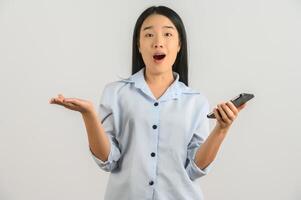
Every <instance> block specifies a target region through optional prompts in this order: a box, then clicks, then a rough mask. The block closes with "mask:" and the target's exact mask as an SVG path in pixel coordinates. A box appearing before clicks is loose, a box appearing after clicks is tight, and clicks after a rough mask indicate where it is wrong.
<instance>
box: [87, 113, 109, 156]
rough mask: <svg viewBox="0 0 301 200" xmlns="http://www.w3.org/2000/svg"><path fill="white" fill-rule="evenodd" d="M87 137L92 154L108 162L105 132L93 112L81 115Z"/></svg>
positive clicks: (107, 139)
mask: <svg viewBox="0 0 301 200" xmlns="http://www.w3.org/2000/svg"><path fill="white" fill-rule="evenodd" d="M82 117H83V120H84V123H85V126H86V131H87V135H88V141H89V147H90V149H91V151H92V152H93V154H94V155H95V156H96V157H97V158H99V159H100V160H102V161H106V160H108V156H109V153H110V142H109V138H108V136H107V134H106V133H105V130H104V128H103V126H102V124H101V122H100V121H99V120H98V117H97V113H96V112H95V111H94V110H93V111H91V112H87V113H84V114H82Z"/></svg>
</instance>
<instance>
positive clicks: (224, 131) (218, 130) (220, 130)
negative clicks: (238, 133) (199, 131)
mask: <svg viewBox="0 0 301 200" xmlns="http://www.w3.org/2000/svg"><path fill="white" fill-rule="evenodd" d="M228 131H229V127H227V128H222V127H220V126H218V125H216V126H215V127H214V132H215V133H217V134H222V135H226V134H227V132H228Z"/></svg>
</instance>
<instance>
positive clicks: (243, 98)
mask: <svg viewBox="0 0 301 200" xmlns="http://www.w3.org/2000/svg"><path fill="white" fill-rule="evenodd" d="M253 97H254V94H249V93H240V94H239V95H237V96H236V97H234V98H233V99H231V100H230V101H231V102H232V103H233V104H234V105H235V107H236V108H237V107H239V106H241V105H242V104H244V103H246V102H247V101H249V100H250V99H252V98H253ZM207 117H208V118H213V119H214V118H215V116H214V112H211V113H209V114H208V115H207Z"/></svg>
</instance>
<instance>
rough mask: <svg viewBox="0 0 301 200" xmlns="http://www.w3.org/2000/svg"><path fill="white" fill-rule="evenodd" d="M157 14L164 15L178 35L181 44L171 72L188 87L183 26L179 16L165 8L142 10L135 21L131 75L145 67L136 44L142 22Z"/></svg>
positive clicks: (157, 7)
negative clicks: (177, 75)
mask: <svg viewBox="0 0 301 200" xmlns="http://www.w3.org/2000/svg"><path fill="white" fill-rule="evenodd" d="M152 14H159V15H164V16H165V17H167V18H169V20H170V21H171V22H172V23H173V24H174V26H175V27H176V29H177V31H178V33H179V40H180V44H181V48H180V51H179V52H178V54H177V58H176V60H175V62H174V64H173V66H172V70H173V71H175V72H177V73H178V74H179V75H180V78H179V81H181V82H183V83H184V84H185V85H186V86H188V61H187V60H188V59H187V57H188V56H187V40H186V31H185V27H184V24H183V22H182V20H181V18H180V16H179V15H178V14H177V13H176V12H175V11H173V10H172V9H170V8H168V7H166V6H152V7H149V8H147V9H146V10H144V11H143V12H142V13H141V15H140V16H139V18H138V19H137V21H136V25H135V29H134V34H133V51H132V74H135V73H136V72H138V71H139V70H140V69H142V68H143V67H145V64H144V61H143V59H142V56H141V54H140V52H139V48H138V42H139V37H140V29H141V26H142V23H143V22H144V20H145V19H146V18H147V17H148V16H150V15H152Z"/></svg>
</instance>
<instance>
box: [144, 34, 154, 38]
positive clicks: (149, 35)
mask: <svg viewBox="0 0 301 200" xmlns="http://www.w3.org/2000/svg"><path fill="white" fill-rule="evenodd" d="M152 36H153V34H151V33H147V34H145V37H152Z"/></svg>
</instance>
